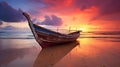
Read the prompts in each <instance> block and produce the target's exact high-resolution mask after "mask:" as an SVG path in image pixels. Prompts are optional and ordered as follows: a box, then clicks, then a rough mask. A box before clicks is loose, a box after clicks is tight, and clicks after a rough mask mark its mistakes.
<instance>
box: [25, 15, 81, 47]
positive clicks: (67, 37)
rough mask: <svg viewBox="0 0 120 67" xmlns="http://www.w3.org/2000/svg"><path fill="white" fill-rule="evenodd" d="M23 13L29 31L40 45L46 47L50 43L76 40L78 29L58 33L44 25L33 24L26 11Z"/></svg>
mask: <svg viewBox="0 0 120 67" xmlns="http://www.w3.org/2000/svg"><path fill="white" fill-rule="evenodd" d="M23 15H24V16H25V17H26V19H27V20H28V23H29V26H30V28H31V31H32V33H33V35H34V37H35V39H36V41H37V42H38V43H39V44H40V45H41V47H43V48H44V47H48V46H52V45H58V44H62V43H68V42H73V41H76V39H77V38H78V37H79V35H80V31H76V32H73V33H70V34H62V33H58V32H55V31H52V30H49V29H46V28H44V27H41V26H38V25H36V24H33V23H32V21H31V19H30V16H29V15H28V14H27V13H23Z"/></svg>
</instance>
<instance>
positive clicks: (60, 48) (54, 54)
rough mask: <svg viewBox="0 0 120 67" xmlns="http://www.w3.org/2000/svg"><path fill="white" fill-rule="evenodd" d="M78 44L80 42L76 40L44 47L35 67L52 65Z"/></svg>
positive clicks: (50, 66) (49, 66)
mask: <svg viewBox="0 0 120 67" xmlns="http://www.w3.org/2000/svg"><path fill="white" fill-rule="evenodd" d="M78 44H79V42H77V41H75V42H72V43H67V44H62V45H57V46H52V47H48V48H44V49H42V51H41V52H40V53H39V54H38V57H37V58H36V60H35V62H34V65H33V67H52V66H53V65H54V64H56V63H57V62H58V61H59V60H60V59H62V58H63V57H64V56H65V55H66V54H67V53H69V52H70V51H71V50H72V49H73V48H74V47H75V46H76V45H78Z"/></svg>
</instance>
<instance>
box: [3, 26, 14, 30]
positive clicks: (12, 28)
mask: <svg viewBox="0 0 120 67" xmlns="http://www.w3.org/2000/svg"><path fill="white" fill-rule="evenodd" d="M1 29H2V30H15V29H16V28H15V27H13V26H6V27H4V28H1Z"/></svg>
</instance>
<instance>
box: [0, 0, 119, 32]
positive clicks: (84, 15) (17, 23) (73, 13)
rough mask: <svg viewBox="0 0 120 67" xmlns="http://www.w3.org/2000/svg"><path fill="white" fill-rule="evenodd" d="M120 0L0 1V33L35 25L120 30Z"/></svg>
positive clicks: (87, 29)
mask: <svg viewBox="0 0 120 67" xmlns="http://www.w3.org/2000/svg"><path fill="white" fill-rule="evenodd" d="M119 3H120V0H0V30H6V29H7V30H9V29H11V30H12V29H13V30H14V29H18V28H19V29H27V28H29V27H28V24H27V21H26V19H25V17H24V16H23V15H22V12H27V13H28V14H30V16H31V19H32V21H33V23H36V24H39V25H46V26H55V27H56V26H59V27H61V28H68V27H70V26H71V27H72V28H75V27H77V29H82V30H84V31H91V30H117V31H119V29H120V25H119V23H120V4H119Z"/></svg>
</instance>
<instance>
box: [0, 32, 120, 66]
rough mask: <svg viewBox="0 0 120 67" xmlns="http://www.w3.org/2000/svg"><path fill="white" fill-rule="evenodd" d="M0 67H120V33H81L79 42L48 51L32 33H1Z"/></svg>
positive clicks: (51, 48) (55, 47)
mask: <svg viewBox="0 0 120 67" xmlns="http://www.w3.org/2000/svg"><path fill="white" fill-rule="evenodd" d="M0 67H120V31H90V32H81V35H80V37H79V38H78V40H77V41H76V42H73V43H68V44H62V45H59V46H54V47H48V48H41V47H40V46H39V44H38V43H37V42H36V41H35V39H34V37H33V35H32V33H31V32H0Z"/></svg>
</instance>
